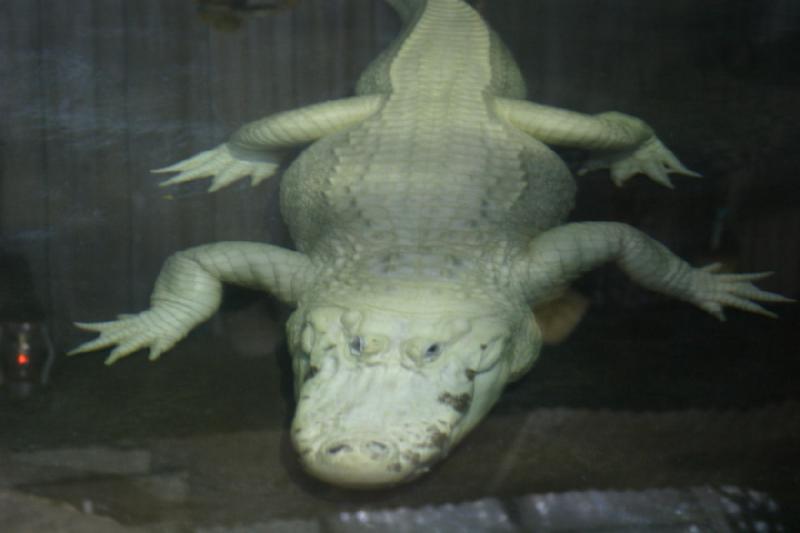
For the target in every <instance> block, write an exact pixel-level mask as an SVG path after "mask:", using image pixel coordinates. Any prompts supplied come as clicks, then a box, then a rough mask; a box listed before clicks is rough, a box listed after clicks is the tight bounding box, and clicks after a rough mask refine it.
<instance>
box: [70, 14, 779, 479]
mask: <svg viewBox="0 0 800 533" xmlns="http://www.w3.org/2000/svg"><path fill="white" fill-rule="evenodd" d="M388 1H389V3H390V4H391V5H392V6H393V7H394V8H395V9H396V10H397V11H398V13H399V14H400V16H401V17H402V18H403V20H404V23H405V27H404V30H403V31H402V33H401V35H400V36H399V37H398V39H397V40H396V41H395V42H394V44H393V45H392V46H391V47H390V48H389V49H388V50H386V51H385V52H384V53H383V54H381V56H379V57H378V58H377V59H376V60H375V61H374V62H373V63H372V64H371V65H370V67H369V68H368V69H367V70H366V71H365V72H364V74H363V75H362V77H361V79H360V80H359V83H358V86H357V91H356V93H357V94H356V96H354V97H352V98H347V99H342V100H336V101H330V102H324V103H321V104H316V105H312V106H308V107H304V108H300V109H297V110H292V111H286V112H283V113H279V114H277V115H272V116H269V117H266V118H264V119H261V120H259V121H256V122H253V123H250V124H246V125H245V126H243V127H242V128H240V129H239V130H238V131H237V132H236V133H234V135H233V136H232V137H231V139H230V140H229V141H228V142H226V143H224V144H222V145H220V146H218V147H216V148H214V149H212V150H209V151H207V152H203V153H201V154H198V155H196V156H194V157H192V158H190V159H187V160H185V161H181V162H180V163H177V164H175V165H173V166H171V167H167V168H165V169H161V171H162V172H175V173H177V174H176V175H175V176H174V177H172V178H171V179H169V180H167V181H166V182H164V185H174V184H177V183H183V182H187V181H191V180H195V179H202V178H205V177H212V182H211V187H210V190H212V191H214V190H218V189H219V188H222V187H224V186H227V185H229V184H231V183H234V182H236V181H238V180H240V179H242V178H246V177H248V176H250V177H252V182H253V184H254V185H255V184H257V183H259V182H260V181H261V180H263V179H266V178H268V177H269V176H271V175H272V174H273V173H275V171H276V169H277V168H278V164H279V162H280V156H279V154H280V153H281V150H282V149H284V148H286V147H290V146H295V145H299V144H305V143H312V144H311V145H310V146H309V147H308V148H307V149H306V150H305V151H304V152H303V153H302V154H301V155H300V156H299V157H298V158H297V160H296V161H294V162H293V164H292V165H291V166H290V167H289V169H288V170H287V171H286V173H285V175H284V177H283V182H282V185H281V206H282V212H283V215H284V218H285V219H286V222H287V224H288V226H289V229H290V231H291V234H292V236H293V238H294V241H295V243H296V245H297V251H290V250H286V249H282V248H279V247H276V246H272V245H268V244H258V243H241V242H224V243H217V244H211V245H206V246H200V247H196V248H192V249H189V250H185V251H182V252H178V253H176V254H175V255H173V256H172V257H171V258H170V259H169V260H168V261H167V263H166V264H165V266H164V268H163V270H162V272H161V274H160V275H159V278H158V280H157V282H156V287H155V290H154V292H153V295H152V297H151V307H150V309H148V310H145V311H143V312H141V313H139V314H136V315H126V316H122V317H120V318H119V319H118V320H115V321H111V322H102V323H94V324H79V325H80V326H81V327H83V328H85V329H88V330H91V331H96V332H99V333H100V336H99V337H98V338H97V339H95V340H93V341H90V342H87V343H85V344H83V345H81V346H80V347H78V348H77V349H76V350H74V352H73V353H78V352H84V351H90V350H96V349H101V348H106V347H110V346H116V347H115V348H114V350H113V351H112V352H111V355H110V356H109V358H108V359H107V363H108V364H111V363H113V362H114V361H116V360H118V359H119V358H121V357H124V356H126V355H129V354H131V353H133V352H135V351H137V350H139V349H143V348H147V349H149V351H150V358H151V359H156V358H158V356H159V355H160V354H161V353H163V352H164V351H166V350H168V349H169V348H170V347H171V346H173V345H174V344H175V343H176V342H177V341H178V340H180V339H181V338H183V337H184V336H185V335H186V334H187V333H188V332H189V331H190V330H191V329H192V328H193V327H195V326H196V325H197V324H199V323H200V322H202V321H203V320H205V319H207V318H208V317H209V316H211V315H212V314H213V313H214V312H215V311H216V309H217V307H218V305H219V300H220V297H221V284H222V283H223V282H230V283H237V284H240V285H244V286H249V287H254V288H259V289H262V290H265V291H268V292H270V293H272V294H274V295H275V296H277V297H279V298H281V299H282V300H284V301H286V302H288V303H291V304H293V305H295V306H296V307H297V309H296V311H295V312H294V314H293V315H292V317H291V319H290V320H289V323H288V333H289V346H290V350H291V352H292V357H293V365H294V373H295V380H296V394H297V396H298V400H299V403H298V409H297V413H296V416H295V420H294V423H293V429H292V438H293V441H294V444H295V446H296V448H297V450H298V452H299V454H300V456H301V461H302V462H303V464H304V465H305V467H306V468H307V470H308V471H309V472H310V473H312V474H313V475H315V476H317V477H319V478H321V479H323V480H326V481H328V482H331V483H335V484H339V485H343V486H348V487H359V488H365V487H377V486H384V485H391V484H396V483H401V482H405V481H408V480H411V479H414V478H415V477H417V476H419V475H421V474H423V473H424V472H425V471H427V470H428V469H429V468H430V466H431V465H432V464H433V463H435V462H436V461H437V460H439V459H440V458H441V457H443V456H445V455H446V454H447V453H448V451H449V450H450V449H451V448H452V447H453V446H454V445H455V444H456V443H457V442H458V441H459V440H461V438H463V436H464V435H466V434H467V433H468V431H469V430H470V429H471V428H472V427H473V426H474V425H475V424H476V423H477V422H479V421H480V420H481V418H482V417H483V416H484V415H485V414H486V412H487V411H488V410H489V409H490V408H491V407H492V405H493V404H494V403H495V401H496V400H497V398H498V396H499V395H500V393H501V392H502V389H503V387H504V386H505V384H506V383H507V382H508V381H510V380H512V379H515V378H517V377H518V376H520V375H521V374H523V373H524V372H526V371H527V370H528V369H529V368H530V366H531V365H532V364H533V362H534V360H535V359H536V357H537V356H538V353H539V350H540V346H541V337H542V334H541V331H540V330H539V327H538V325H537V323H536V321H535V319H534V317H533V315H532V313H531V307H530V306H531V305H536V304H538V303H542V302H545V301H547V300H548V299H550V298H552V297H553V295H554V294H557V293H558V292H559V290H561V289H562V288H563V287H564V286H566V285H567V284H568V283H569V282H570V281H571V280H573V279H574V278H576V277H577V276H579V275H580V274H581V273H583V272H585V271H586V270H589V269H591V268H594V267H596V266H598V265H600V264H602V263H605V262H609V261H612V262H616V263H617V264H618V265H619V266H620V267H621V268H622V269H623V270H624V271H625V272H626V273H627V274H628V275H629V276H630V277H631V278H632V279H633V280H635V281H637V282H639V283H640V284H642V285H644V286H646V287H648V288H650V289H652V290H656V291H659V292H662V293H665V294H668V295H671V296H674V297H677V298H682V299H684V300H686V301H689V302H691V303H693V304H695V305H697V306H699V307H700V308H702V309H704V310H706V311H708V312H710V313H712V314H714V315H716V316H718V317H719V318H722V317H723V315H722V309H723V307H724V306H732V307H737V308H740V309H743V310H746V311H751V312H757V313H762V314H768V315H771V313H769V312H768V311H766V310H765V309H763V308H762V307H760V306H759V305H758V304H757V303H755V301H759V300H760V301H771V302H774V301H784V300H785V299H784V298H782V297H780V296H778V295H775V294H771V293H768V292H765V291H762V290H760V289H758V288H756V287H755V286H754V285H752V283H751V282H752V281H753V280H756V279H759V278H760V277H762V276H763V274H738V275H729V274H717V273H716V266H713V265H712V266H711V267H706V268H701V269H695V268H692V267H691V266H690V265H688V264H687V263H685V262H684V261H682V260H681V259H680V258H678V257H676V256H675V255H673V254H672V253H671V252H670V251H669V250H667V249H666V248H665V247H663V246H662V245H660V244H659V243H657V242H655V241H654V240H652V239H650V238H648V237H646V236H645V235H643V234H642V233H640V232H638V231H637V230H635V229H633V228H632V227H630V226H627V225H624V224H617V223H581V224H563V221H564V219H565V217H566V216H567V214H568V213H569V211H570V209H571V208H572V205H573V198H574V195H575V182H574V180H573V178H572V176H571V175H570V172H569V171H568V170H567V168H566V166H565V165H564V164H563V162H562V161H561V160H560V159H559V158H558V157H557V156H556V155H555V153H554V152H552V151H551V150H550V149H549V148H548V147H547V144H556V145H564V146H572V147H578V148H584V149H587V150H591V151H592V152H593V153H592V157H591V159H590V160H589V163H588V164H587V170H592V169H597V168H608V169H609V170H610V173H611V177H612V179H613V180H614V182H615V183H616V184H618V185H621V184H622V183H624V182H625V181H626V180H628V179H629V178H631V177H632V176H633V175H635V174H637V173H641V174H644V175H646V176H647V177H649V178H651V179H653V180H654V181H656V182H658V183H661V184H663V185H665V186H671V182H670V180H669V178H668V174H669V173H680V174H686V175H696V174H694V173H693V172H691V171H689V170H687V169H686V168H685V167H684V166H683V165H681V163H680V162H679V161H678V160H677V158H675V156H674V155H673V154H672V153H671V152H670V151H669V150H668V149H667V148H666V147H664V146H663V144H662V143H661V142H660V141H659V140H658V138H657V137H656V136H655V134H654V133H653V131H652V130H651V128H650V127H649V126H647V125H646V124H645V123H644V122H642V121H641V120H639V119H636V118H633V117H630V116H627V115H624V114H621V113H616V112H608V113H601V114H599V115H592V116H590V115H582V114H579V113H574V112H570V111H565V110H561V109H557V108H552V107H547V106H542V105H538V104H534V103H531V102H526V101H525V100H523V98H524V95H525V86H524V83H523V81H522V76H521V75H520V73H519V71H518V69H517V67H516V65H515V64H514V62H513V60H512V59H511V57H510V55H509V54H508V52H507V51H506V49H505V48H504V47H503V45H502V43H501V42H500V40H499V38H498V37H497V36H496V35H495V34H494V33H493V32H492V31H491V30H490V29H489V28H488V26H487V25H486V24H485V23H484V21H483V20H482V19H481V17H480V16H479V15H478V14H477V13H476V12H475V11H474V10H473V9H472V8H471V7H469V6H468V5H467V4H466V3H464V2H463V1H462V0H388Z"/></svg>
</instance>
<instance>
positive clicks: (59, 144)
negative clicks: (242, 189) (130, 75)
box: [39, 0, 130, 346]
mask: <svg viewBox="0 0 800 533" xmlns="http://www.w3.org/2000/svg"><path fill="white" fill-rule="evenodd" d="M101 4H102V6H101ZM121 4H122V2H115V1H108V2H97V4H95V3H94V2H89V1H84V2H77V3H64V2H58V1H54V0H49V1H46V2H43V3H42V8H41V10H40V11H39V16H40V17H41V19H40V20H41V27H42V40H41V43H42V49H41V52H40V53H41V57H42V81H43V88H44V120H45V124H46V128H47V129H46V131H45V132H44V143H45V150H44V164H45V166H46V169H47V187H48V195H47V201H48V215H49V220H48V222H49V227H50V228H51V230H52V238H51V239H49V240H48V247H49V248H48V251H49V253H48V259H49V271H50V272H49V274H50V275H49V279H48V280H47V281H48V282H49V284H50V292H51V294H52V302H51V312H52V313H53V316H55V317H56V318H57V327H56V328H55V329H54V333H55V336H56V340H57V342H58V344H59V345H60V346H65V345H69V344H72V342H73V341H74V339H76V335H77V334H76V332H75V330H74V329H73V328H72V327H71V323H72V322H73V321H75V320H86V319H89V318H99V316H109V315H108V313H114V312H115V311H114V310H115V309H116V310H118V309H120V308H121V307H123V308H124V307H126V306H128V305H130V291H129V287H128V285H127V284H126V283H124V282H123V283H119V282H117V283H108V284H107V285H105V284H104V283H103V282H104V281H105V282H106V283H107V282H108V280H113V279H118V280H127V278H128V265H129V257H128V242H127V235H128V233H129V227H130V224H129V220H130V219H129V210H128V204H129V200H128V194H127V183H126V166H127V161H126V154H125V151H124V147H125V130H126V123H125V114H124V110H125V94H124V91H123V90H122V82H123V80H124V77H125V73H124V63H123V59H124V55H123V52H124V50H123V39H122V36H123V32H124V30H123V28H124V23H123V20H122V16H121V14H122V9H121ZM112 316H113V315H112Z"/></svg>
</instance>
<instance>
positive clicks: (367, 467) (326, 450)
mask: <svg viewBox="0 0 800 533" xmlns="http://www.w3.org/2000/svg"><path fill="white" fill-rule="evenodd" d="M304 459H305V460H304V463H305V466H306V468H307V469H308V470H309V472H310V473H311V474H313V475H315V476H317V477H319V478H320V479H323V480H325V481H328V482H331V483H336V484H338V485H343V486H350V487H353V488H368V487H374V486H378V485H387V484H393V483H398V482H400V481H403V480H404V479H405V477H406V476H407V475H408V473H407V472H403V470H404V469H403V468H402V467H401V464H400V458H399V454H398V451H397V448H396V447H395V446H394V445H392V444H391V443H389V442H386V441H385V440H380V439H376V438H370V437H361V438H348V439H334V440H331V441H328V442H325V443H323V444H322V445H321V446H320V447H319V448H318V450H317V451H316V452H315V453H313V455H312V456H311V457H306V458H304Z"/></svg>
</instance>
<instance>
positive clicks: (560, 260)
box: [514, 222, 793, 320]
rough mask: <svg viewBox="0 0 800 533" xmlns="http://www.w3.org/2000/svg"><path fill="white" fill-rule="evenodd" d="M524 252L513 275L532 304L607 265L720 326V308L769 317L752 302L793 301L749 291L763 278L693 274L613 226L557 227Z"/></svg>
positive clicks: (640, 237)
mask: <svg viewBox="0 0 800 533" xmlns="http://www.w3.org/2000/svg"><path fill="white" fill-rule="evenodd" d="M528 250H529V251H528V253H527V254H526V255H524V256H523V257H522V258H520V259H519V260H517V261H516V263H515V266H514V275H515V277H516V279H517V282H519V283H520V285H521V286H522V287H523V288H524V291H525V294H526V296H527V298H528V300H529V301H532V302H537V301H541V300H542V299H546V297H547V296H548V294H549V293H550V292H551V291H552V287H559V286H563V285H565V284H567V283H569V282H570V281H572V280H574V279H575V278H577V277H578V276H580V275H581V274H582V273H584V272H586V271H588V270H591V269H593V268H596V267H598V266H600V265H601V264H603V263H607V262H614V263H616V264H617V266H619V267H620V268H621V269H622V270H623V271H624V272H625V273H626V274H627V275H628V276H629V277H630V278H631V279H633V280H634V281H635V282H637V283H639V284H640V285H642V286H644V287H646V288H648V289H650V290H653V291H656V292H660V293H662V294H666V295H667V296H672V297H674V298H679V299H681V300H685V301H687V302H690V303H692V304H694V305H696V306H697V307H699V308H700V309H702V310H704V311H706V312H707V313H710V314H712V315H714V316H715V317H717V318H718V319H720V320H724V319H725V316H724V313H723V309H724V308H725V307H733V308H736V309H741V310H742V311H748V312H751V313H757V314H761V315H765V316H769V317H774V316H775V314H774V313H772V312H771V311H767V310H766V309H764V308H763V307H761V305H759V303H758V302H791V301H793V300H791V299H789V298H785V297H783V296H781V295H779V294H774V293H771V292H768V291H765V290H762V289H759V288H758V287H756V286H755V285H753V283H752V282H754V281H757V280H759V279H762V278H764V277H766V276H768V275H769V273H750V274H724V273H720V272H719V265H716V264H715V265H709V266H707V267H703V268H694V267H692V266H691V265H689V264H688V263H687V262H686V261H683V260H682V259H681V258H680V257H678V256H676V255H675V254H673V253H672V252H671V251H669V250H668V249H667V248H666V247H665V246H664V245H662V244H661V243H659V242H657V241H655V240H654V239H651V238H650V237H648V236H647V235H645V234H644V233H642V232H641V231H639V230H637V229H635V228H633V227H631V226H628V225H627V224H620V223H617V222H576V223H572V224H566V225H564V226H559V227H556V228H553V229H550V230H547V231H545V232H543V233H541V234H540V235H539V236H537V237H536V238H534V239H533V240H532V241H531V243H530V245H529V249H528Z"/></svg>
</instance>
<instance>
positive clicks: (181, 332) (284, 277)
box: [69, 242, 311, 365]
mask: <svg viewBox="0 0 800 533" xmlns="http://www.w3.org/2000/svg"><path fill="white" fill-rule="evenodd" d="M310 267H311V264H310V261H309V259H308V258H307V257H306V256H305V255H303V254H301V253H298V252H292V251H290V250H285V249H283V248H279V247H277V246H271V245H268V244H258V243H249V242H222V243H218V244H210V245H206V246H198V247H196V248H190V249H188V250H184V251H182V252H178V253H176V254H174V255H173V256H171V257H170V258H169V259H168V260H167V262H166V263H165V264H164V267H163V268H162V269H161V273H160V274H159V276H158V279H157V280H156V286H155V289H154V290H153V294H152V296H151V297H150V309H147V310H146V311H143V312H141V313H138V314H135V315H121V316H120V317H119V318H118V319H117V320H114V321H110V322H95V323H78V324H76V325H77V326H78V327H80V328H82V329H85V330H88V331H95V332H98V333H100V336H99V337H98V338H96V339H94V340H92V341H89V342H86V343H84V344H82V345H80V346H78V347H77V348H75V349H74V350H72V351H71V352H70V353H69V355H74V354H77V353H82V352H88V351H92V350H99V349H103V348H108V347H111V346H114V345H116V348H114V350H113V351H112V352H111V354H110V355H109V357H108V359H106V364H107V365H110V364H113V363H114V362H115V361H117V360H119V359H121V358H122V357H125V356H127V355H130V354H131V353H133V352H135V351H137V350H140V349H144V348H148V349H149V350H150V360H151V361H154V360H156V359H158V357H159V356H160V355H161V354H162V353H163V352H165V351H167V350H169V349H170V348H171V347H172V346H173V345H174V344H175V343H176V342H178V341H179V340H180V339H182V338H183V337H185V336H186V334H188V333H189V331H190V330H191V329H192V328H194V327H195V326H197V325H198V324H200V323H201V322H203V321H205V320H206V319H208V318H209V317H210V316H211V315H212V314H214V312H216V310H217V308H218V307H219V303H220V298H221V295H222V282H228V283H234V284H238V285H243V286H247V287H253V288H259V289H263V290H265V291H268V292H270V293H272V294H274V295H275V296H277V297H278V298H280V299H282V300H284V301H286V302H290V303H294V302H297V300H298V299H299V298H300V296H301V295H302V293H303V291H304V290H305V288H306V286H307V285H308V283H309V281H310V279H311V278H310V276H311V272H310V270H311V269H310Z"/></svg>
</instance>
